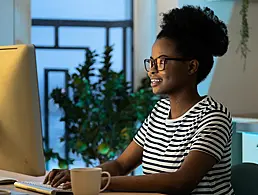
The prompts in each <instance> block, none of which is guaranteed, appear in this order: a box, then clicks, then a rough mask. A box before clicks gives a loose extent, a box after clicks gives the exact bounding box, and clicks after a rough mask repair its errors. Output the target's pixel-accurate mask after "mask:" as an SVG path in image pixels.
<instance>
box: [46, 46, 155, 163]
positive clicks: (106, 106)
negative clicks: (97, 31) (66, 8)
mask: <svg viewBox="0 0 258 195" xmlns="http://www.w3.org/2000/svg"><path fill="white" fill-rule="evenodd" d="M112 51H113V48H112V47H106V48H105V51H104V53H103V55H102V56H101V59H102V60H101V62H100V64H101V65H102V66H101V67H100V68H97V67H96V65H98V62H97V58H98V54H96V52H95V51H91V50H90V49H87V50H86V56H85V57H86V60H85V63H84V64H82V65H79V66H78V67H77V68H76V72H75V73H73V74H69V75H68V77H69V85H68V86H69V89H70V90H71V91H72V95H71V96H70V97H68V96H67V94H66V93H65V92H63V91H62V89H61V88H56V89H54V90H53V91H52V93H51V98H52V99H53V100H54V102H55V103H56V104H57V105H58V106H59V107H60V109H62V111H63V116H62V117H61V119H60V121H63V122H65V123H66V127H67V129H66V131H67V133H68V139H67V140H65V138H64V137H61V138H60V141H62V142H63V141H66V142H67V144H68V147H69V151H70V152H73V153H75V154H77V155H80V156H81V157H82V159H83V161H84V162H85V163H86V165H87V166H93V165H94V164H95V163H96V162H97V163H103V162H105V161H107V160H111V159H114V158H115V157H117V156H118V155H119V154H121V152H122V151H123V150H124V149H125V148H126V147H127V145H128V144H129V143H130V142H131V140H132V139H133V136H134V135H135V133H136V131H137V129H138V128H139V127H140V125H141V123H142V122H143V120H144V119H145V117H147V115H148V114H149V113H150V111H151V109H152V108H153V106H154V104H155V103H156V101H157V100H158V99H159V97H157V96H153V94H152V91H151V89H150V85H149V84H150V83H149V79H144V80H143V81H142V86H141V87H140V88H139V89H138V90H136V91H135V92H134V91H133V90H132V86H131V83H129V82H127V81H126V79H125V74H124V71H121V72H115V71H113V70H112V69H111V66H112V61H111V59H112V55H111V53H112ZM98 67H99V66H98ZM93 78H95V80H97V81H95V82H93ZM45 156H46V159H47V160H49V159H51V158H56V159H57V160H58V161H59V166H60V167H61V168H66V167H67V165H69V164H72V162H73V159H63V158H61V157H60V156H59V154H58V153H56V152H54V151H53V149H50V150H48V151H45Z"/></svg>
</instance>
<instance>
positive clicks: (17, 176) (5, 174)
mask: <svg viewBox="0 0 258 195" xmlns="http://www.w3.org/2000/svg"><path fill="white" fill-rule="evenodd" d="M0 176H1V177H11V178H15V179H17V180H20V181H22V180H23V181H37V182H42V181H43V180H44V178H45V176H43V177H32V176H28V175H23V174H19V173H13V172H8V171H3V170H0ZM0 189H7V190H10V191H11V192H12V195H22V194H23V195H25V194H29V195H39V193H36V192H31V191H27V190H23V189H19V188H16V187H15V186H14V185H0ZM100 195H162V194H157V193H129V192H104V193H100Z"/></svg>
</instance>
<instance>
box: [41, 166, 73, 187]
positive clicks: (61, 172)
mask: <svg viewBox="0 0 258 195" xmlns="http://www.w3.org/2000/svg"><path fill="white" fill-rule="evenodd" d="M70 181H71V177H70V170H67V169H53V170H52V171H50V172H49V173H48V175H47V176H46V178H45V180H44V182H43V183H44V184H49V185H51V186H53V187H58V186H59V185H60V184H62V183H67V182H70ZM70 185H71V184H70Z"/></svg>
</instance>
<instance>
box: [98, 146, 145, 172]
mask: <svg viewBox="0 0 258 195" xmlns="http://www.w3.org/2000/svg"><path fill="white" fill-rule="evenodd" d="M142 153H143V148H142V147H140V146H139V145H138V144H136V143H135V142H134V141H132V142H131V143H130V144H129V146H128V147H127V148H126V149H125V151H124V152H123V153H122V154H121V156H119V157H118V158H117V159H116V160H113V161H108V162H106V163H103V164H101V165H99V166H98V167H101V168H102V170H103V171H107V172H109V173H110V174H111V175H112V176H122V175H127V174H128V173H130V172H131V171H132V170H134V169H135V168H136V167H138V166H139V165H140V164H141V161H142Z"/></svg>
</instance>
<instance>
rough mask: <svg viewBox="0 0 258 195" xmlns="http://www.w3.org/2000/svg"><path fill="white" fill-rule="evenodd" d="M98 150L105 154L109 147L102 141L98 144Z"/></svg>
mask: <svg viewBox="0 0 258 195" xmlns="http://www.w3.org/2000/svg"><path fill="white" fill-rule="evenodd" d="M98 152H99V153H100V154H102V155H106V154H107V153H108V152H109V147H108V145H107V144H106V143H102V144H100V145H99V146H98Z"/></svg>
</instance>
